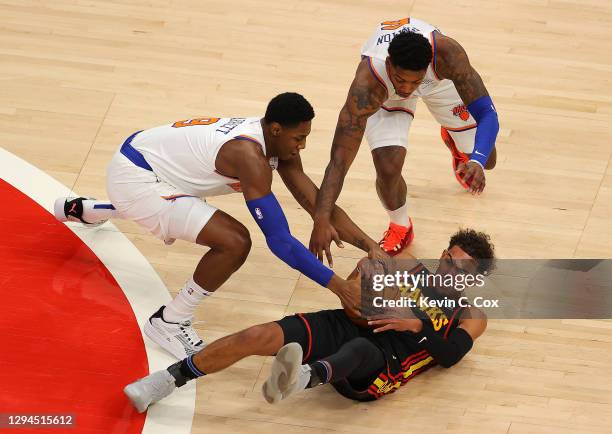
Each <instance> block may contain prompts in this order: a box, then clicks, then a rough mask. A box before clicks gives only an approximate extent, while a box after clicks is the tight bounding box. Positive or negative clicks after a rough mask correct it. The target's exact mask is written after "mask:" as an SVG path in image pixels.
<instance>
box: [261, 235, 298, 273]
mask: <svg viewBox="0 0 612 434" xmlns="http://www.w3.org/2000/svg"><path fill="white" fill-rule="evenodd" d="M291 238H292V237H291V234H290V233H289V232H286V233H285V232H284V231H283V232H279V233H275V234H271V235H266V244H267V245H268V248H269V249H270V251H271V252H272V253H273V254H274V256H276V257H277V258H279V259H280V260H281V261H283V262H284V263H285V264H287V265H289V266H290V267H291V268H297V266H298V264H297V261H296V258H295V257H294V255H293V249H292V243H291Z"/></svg>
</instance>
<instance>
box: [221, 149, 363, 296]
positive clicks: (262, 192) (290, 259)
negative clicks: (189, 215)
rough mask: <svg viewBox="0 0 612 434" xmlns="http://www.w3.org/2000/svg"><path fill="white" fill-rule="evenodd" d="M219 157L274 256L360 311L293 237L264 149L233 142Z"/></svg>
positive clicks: (341, 285)
mask: <svg viewBox="0 0 612 434" xmlns="http://www.w3.org/2000/svg"><path fill="white" fill-rule="evenodd" d="M219 154H220V156H219V155H218V156H217V162H216V163H217V168H218V169H219V168H220V165H219V164H218V163H219V162H221V163H225V164H221V165H223V166H224V167H226V168H227V167H231V168H232V169H233V170H234V171H235V173H238V174H239V179H240V184H241V186H242V192H243V194H244V198H245V200H246V203H247V207H248V208H249V211H250V212H251V215H252V216H253V218H254V219H255V221H256V222H257V225H258V226H259V228H260V229H261V231H262V232H263V234H264V235H265V237H266V243H267V244H268V247H269V248H270V250H271V251H272V253H274V255H276V256H277V257H278V258H279V259H281V260H282V261H283V262H285V263H286V264H287V265H289V266H290V267H292V268H294V269H296V270H298V271H300V272H301V273H302V274H304V275H305V276H307V277H309V278H310V279H312V280H314V281H315V282H317V283H318V284H320V285H321V286H324V287H326V288H329V289H330V290H331V291H332V292H333V293H334V294H336V295H337V296H338V297H339V298H340V300H341V301H342V302H343V303H345V304H347V305H348V306H350V307H351V308H356V307H357V306H358V298H357V295H356V294H355V293H354V291H352V290H351V288H349V286H348V285H347V283H346V281H345V280H343V279H341V278H339V277H338V276H336V275H335V274H334V273H333V272H332V271H331V270H330V269H329V268H327V267H326V266H324V265H323V264H322V263H321V262H319V261H318V260H317V258H315V257H314V256H313V255H312V253H311V252H310V251H308V249H306V247H304V245H303V244H302V243H300V242H299V241H298V240H297V239H295V237H293V235H291V232H290V230H289V224H288V222H287V219H286V217H285V214H284V213H283V210H282V208H281V207H280V204H279V203H278V201H277V200H276V197H274V194H272V191H271V185H272V169H271V168H270V165H269V163H268V160H267V159H266V157H265V156H264V154H263V152H262V149H261V147H260V146H258V145H257V144H255V143H252V142H250V141H241V140H232V141H230V142H228V143H226V144H225V145H223V147H222V148H221V151H219ZM229 163H231V164H229ZM221 170H222V169H221Z"/></svg>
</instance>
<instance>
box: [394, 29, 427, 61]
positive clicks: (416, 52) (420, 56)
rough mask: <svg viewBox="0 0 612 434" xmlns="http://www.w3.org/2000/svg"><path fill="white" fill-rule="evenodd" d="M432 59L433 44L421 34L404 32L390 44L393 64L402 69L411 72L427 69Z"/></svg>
mask: <svg viewBox="0 0 612 434" xmlns="http://www.w3.org/2000/svg"><path fill="white" fill-rule="evenodd" d="M431 57H432V53H431V44H430V43H429V41H428V40H427V38H426V37H424V36H423V35H421V34H420V33H415V32H402V33H400V34H399V35H397V36H395V37H394V38H393V39H392V40H391V43H390V44H389V58H390V59H391V63H392V64H393V65H394V66H397V67H399V68H402V69H408V70H410V71H422V70H424V69H427V66H428V65H429V63H430V62H431Z"/></svg>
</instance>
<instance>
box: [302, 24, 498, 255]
mask: <svg viewBox="0 0 612 434" xmlns="http://www.w3.org/2000/svg"><path fill="white" fill-rule="evenodd" d="M419 98H421V99H423V101H424V102H425V104H426V105H427V108H428V109H429V111H430V112H431V113H432V115H433V116H434V117H435V118H436V120H437V121H438V122H439V123H440V125H441V127H442V128H441V131H442V139H443V140H444V143H445V144H446V146H448V148H449V150H450V151H451V154H452V161H453V168H454V169H455V174H456V177H457V180H458V181H459V183H460V184H461V185H462V186H463V187H464V188H466V189H468V190H469V191H471V192H472V193H473V194H477V193H480V192H482V191H483V189H484V187H485V175H484V171H483V169H492V168H493V167H494V166H495V162H496V152H495V140H496V137H497V132H498V130H499V124H498V120H497V113H496V112H495V108H494V106H493V102H492V101H491V98H490V97H489V94H488V92H487V89H486V88H485V85H484V83H483V82H482V79H481V78H480V75H479V74H478V73H477V72H476V70H475V69H474V68H473V67H472V65H471V64H470V61H469V59H468V56H467V54H466V53H465V51H464V49H463V48H462V47H461V45H459V43H458V42H457V41H455V40H453V39H452V38H450V37H448V36H445V35H443V34H442V33H441V32H440V31H439V30H438V29H437V28H436V27H434V26H432V25H431V24H427V23H425V22H423V21H421V20H417V19H414V18H404V19H402V20H398V21H386V22H383V23H381V24H380V25H379V26H378V27H376V30H375V31H374V34H373V35H372V36H371V37H370V39H368V41H367V42H366V43H365V44H364V46H363V48H362V49H361V62H360V63H359V65H358V67H357V71H356V73H355V78H354V79H353V83H352V84H351V87H350V89H349V92H348V97H347V99H346V102H345V104H344V107H342V110H341V111H340V115H339V117H338V124H337V126H336V132H335V135H334V139H333V143H332V147H331V159H330V161H329V164H328V166H327V169H326V171H325V177H324V178H323V182H322V184H321V190H320V193H319V195H318V196H317V207H316V212H315V217H314V227H313V230H312V235H311V239H310V250H311V251H312V252H313V253H315V254H317V256H318V257H319V259H322V253H323V252H326V254H327V256H328V257H329V256H331V255H330V252H329V245H330V242H331V241H332V240H335V239H337V232H336V230H335V228H334V225H333V224H332V223H331V213H332V210H333V207H334V204H335V203H336V200H337V199H338V196H339V195H340V191H341V190H342V185H343V182H344V177H345V176H346V174H347V172H348V170H349V167H350V165H351V163H352V162H353V160H354V158H355V155H357V150H358V148H359V145H360V143H361V140H362V138H363V135H364V134H365V136H366V137H367V139H368V143H369V145H370V149H371V151H372V158H373V160H374V167H375V168H376V190H377V192H378V196H379V198H380V200H381V202H382V204H383V206H384V207H385V209H386V210H387V213H388V214H389V219H390V223H389V228H388V230H387V231H386V232H385V234H384V236H383V239H382V240H381V242H380V244H381V246H382V248H383V249H384V250H385V251H386V252H387V253H389V254H397V253H398V252H400V251H401V250H402V249H403V248H405V247H406V246H408V245H409V244H410V243H411V242H412V239H413V237H414V232H413V228H412V221H411V220H410V218H409V217H408V210H407V205H406V182H405V181H404V178H403V177H402V167H403V165H404V158H405V156H406V146H407V145H408V132H409V130H410V125H411V124H412V119H413V118H414V113H415V109H416V103H417V100H418V99H419Z"/></svg>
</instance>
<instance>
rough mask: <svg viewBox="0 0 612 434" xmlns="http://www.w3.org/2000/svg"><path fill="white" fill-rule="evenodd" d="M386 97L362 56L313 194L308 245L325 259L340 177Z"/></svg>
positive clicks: (332, 234)
mask: <svg viewBox="0 0 612 434" xmlns="http://www.w3.org/2000/svg"><path fill="white" fill-rule="evenodd" d="M386 98H387V90H386V89H385V88H384V87H383V86H382V85H381V84H380V82H378V81H377V80H376V78H375V77H374V76H373V75H372V72H371V71H370V69H369V66H368V64H367V61H366V60H365V59H362V61H361V62H360V63H359V66H358V67H357V72H356V73H355V78H354V79H353V83H352V84H351V87H350V89H349V93H348V96H347V98H346V102H345V103H344V106H343V107H342V110H340V115H339V116H338V123H337V125H336V132H335V134H334V140H333V142H332V148H331V156H330V161H329V164H328V165H327V168H326V169H325V176H324V177H323V182H322V183H321V190H320V191H319V193H318V194H317V201H316V207H315V213H314V216H313V220H314V225H313V229H312V234H311V235H310V246H309V248H310V250H311V251H312V252H313V253H314V254H315V255H317V257H319V258H321V257H322V255H323V252H325V254H326V256H327V257H328V258H329V257H331V253H330V244H331V242H332V240H334V241H336V244H338V240H339V235H338V232H337V231H336V228H334V226H333V224H332V222H331V216H332V212H333V209H334V205H335V203H336V200H337V199H338V196H339V195H340V191H341V190H342V185H343V183H344V177H345V176H346V173H347V172H348V169H349V167H350V166H351V163H352V162H353V160H354V159H355V156H356V155H357V151H358V150H359V145H360V144H361V139H362V138H363V134H364V132H365V128H366V123H367V121H368V118H369V117H370V116H372V115H373V114H374V113H376V111H377V110H378V109H380V106H381V105H382V103H383V102H384V100H385V99H386Z"/></svg>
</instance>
